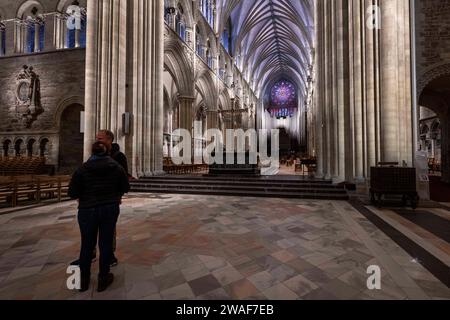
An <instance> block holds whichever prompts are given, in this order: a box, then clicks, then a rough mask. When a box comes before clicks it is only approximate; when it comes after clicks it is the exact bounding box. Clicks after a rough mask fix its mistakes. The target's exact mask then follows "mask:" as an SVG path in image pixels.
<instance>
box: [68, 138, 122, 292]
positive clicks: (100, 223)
mask: <svg viewBox="0 0 450 320" xmlns="http://www.w3.org/2000/svg"><path fill="white" fill-rule="evenodd" d="M129 190H130V184H129V182H128V177H127V174H126V173H125V170H124V169H123V168H122V167H121V166H120V165H119V164H118V163H117V162H116V161H114V160H113V159H112V158H111V157H110V156H109V154H108V149H107V146H106V145H105V144H104V143H101V142H96V143H95V144H94V145H93V147H92V157H91V158H90V159H89V160H88V161H87V162H86V163H85V164H83V166H82V167H81V168H79V169H78V170H77V171H76V172H75V173H74V175H73V177H72V180H71V182H70V186H69V196H70V197H71V198H72V199H78V201H79V207H78V223H79V225H80V231H81V252H80V260H79V262H80V270H81V290H80V291H82V292H83V291H86V290H88V289H89V282H90V276H91V260H92V252H93V250H94V248H95V247H96V244H97V235H98V240H99V248H100V272H99V277H98V288H97V291H99V292H101V291H104V290H106V288H107V287H108V286H109V285H110V284H111V283H112V282H113V279H114V275H113V274H112V273H110V262H111V259H112V256H113V237H114V230H115V228H116V223H117V219H118V217H119V213H120V208H119V207H120V203H121V201H122V197H123V195H124V194H125V193H127V192H129Z"/></svg>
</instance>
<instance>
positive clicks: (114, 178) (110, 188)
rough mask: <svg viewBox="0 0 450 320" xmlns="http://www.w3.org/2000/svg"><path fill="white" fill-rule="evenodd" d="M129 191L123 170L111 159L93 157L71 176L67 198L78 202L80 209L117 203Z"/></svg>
mask: <svg viewBox="0 0 450 320" xmlns="http://www.w3.org/2000/svg"><path fill="white" fill-rule="evenodd" d="M129 191H130V184H129V182H128V177H127V174H126V173H125V170H124V169H123V168H122V167H121V166H120V165H119V164H118V163H117V162H116V161H114V160H113V159H112V158H111V157H108V156H106V157H93V158H91V159H90V160H89V161H88V162H86V163H85V164H83V166H82V167H81V168H79V169H78V170H77V171H76V172H75V173H74V175H73V177H72V180H71V182H70V186H69V197H71V198H72V199H78V200H79V208H80V209H89V208H94V207H98V206H103V205H108V204H114V203H119V202H120V200H121V198H122V196H123V195H124V194H125V193H127V192H129Z"/></svg>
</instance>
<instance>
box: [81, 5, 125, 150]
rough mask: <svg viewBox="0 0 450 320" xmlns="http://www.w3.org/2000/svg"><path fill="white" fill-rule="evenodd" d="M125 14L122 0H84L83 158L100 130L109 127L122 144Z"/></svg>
mask: <svg viewBox="0 0 450 320" xmlns="http://www.w3.org/2000/svg"><path fill="white" fill-rule="evenodd" d="M126 14H127V6H126V1H125V0H117V1H113V0H100V1H94V0H89V1H88V21H89V23H88V29H87V49H86V94H85V95H86V97H85V100H86V105H85V117H86V125H85V158H87V157H88V156H89V152H90V150H89V149H90V145H91V144H92V142H93V141H94V139H95V133H96V131H98V130H100V129H108V130H111V131H112V132H113V133H114V134H115V135H116V137H117V139H116V141H117V142H118V143H119V144H121V146H122V147H124V146H123V144H124V135H123V133H122V131H121V122H122V114H123V113H124V112H125V96H126V92H125V86H126V83H125V78H126V68H125V66H126V31H127V30H126Z"/></svg>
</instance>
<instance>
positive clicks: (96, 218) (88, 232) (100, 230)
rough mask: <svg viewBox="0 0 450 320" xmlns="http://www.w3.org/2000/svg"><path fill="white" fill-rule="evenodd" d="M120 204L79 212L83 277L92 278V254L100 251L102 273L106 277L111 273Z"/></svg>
mask: <svg viewBox="0 0 450 320" xmlns="http://www.w3.org/2000/svg"><path fill="white" fill-rule="evenodd" d="M119 213H120V206H119V204H118V203H117V204H111V205H105V206H100V207H96V208H90V209H79V210H78V224H79V225H80V231H81V252H80V270H81V275H82V277H90V275H91V261H92V252H93V250H94V249H95V247H96V246H97V236H98V246H99V249H100V259H99V260H100V272H99V276H100V277H104V276H106V275H107V274H108V273H109V271H110V263H111V259H112V256H113V238H114V230H115V229H116V224H117V219H118V218H119Z"/></svg>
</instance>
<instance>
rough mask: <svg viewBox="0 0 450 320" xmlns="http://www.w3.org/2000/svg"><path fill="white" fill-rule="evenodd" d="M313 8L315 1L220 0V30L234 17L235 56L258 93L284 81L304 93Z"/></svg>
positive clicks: (311, 37)
mask: <svg viewBox="0 0 450 320" xmlns="http://www.w3.org/2000/svg"><path fill="white" fill-rule="evenodd" d="M313 6H314V0H218V1H217V11H218V15H219V18H220V19H219V21H220V25H219V30H223V28H224V27H225V25H226V22H227V21H228V19H229V18H231V21H232V25H233V38H234V43H233V51H234V52H233V55H234V56H236V57H239V67H240V69H241V71H242V72H243V73H244V75H246V76H247V77H248V80H249V81H254V84H255V88H256V89H257V90H258V91H260V90H262V91H264V90H265V89H266V88H268V87H270V85H271V84H273V83H275V82H276V81H277V80H279V79H281V78H286V79H289V80H291V81H293V82H295V83H296V84H297V86H298V88H299V89H300V91H304V90H302V89H304V88H305V87H306V82H307V77H308V69H309V65H310V64H311V50H312V48H313V35H314V29H313V26H314V23H313V12H314V7H313ZM260 92H261V91H260Z"/></svg>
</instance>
